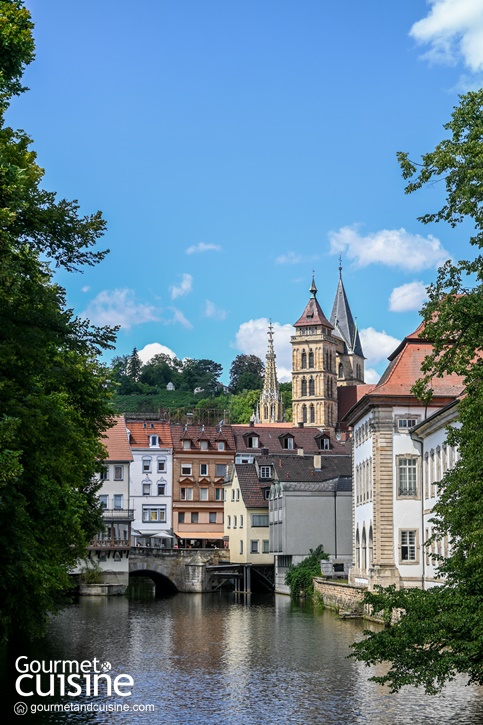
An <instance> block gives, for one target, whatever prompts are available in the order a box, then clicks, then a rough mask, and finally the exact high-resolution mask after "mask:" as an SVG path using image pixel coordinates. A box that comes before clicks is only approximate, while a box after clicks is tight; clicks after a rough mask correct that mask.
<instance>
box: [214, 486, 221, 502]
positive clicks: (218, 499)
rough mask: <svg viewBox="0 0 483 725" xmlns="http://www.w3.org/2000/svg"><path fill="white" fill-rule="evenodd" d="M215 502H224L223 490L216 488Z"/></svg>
mask: <svg viewBox="0 0 483 725" xmlns="http://www.w3.org/2000/svg"><path fill="white" fill-rule="evenodd" d="M215 501H223V489H222V488H215Z"/></svg>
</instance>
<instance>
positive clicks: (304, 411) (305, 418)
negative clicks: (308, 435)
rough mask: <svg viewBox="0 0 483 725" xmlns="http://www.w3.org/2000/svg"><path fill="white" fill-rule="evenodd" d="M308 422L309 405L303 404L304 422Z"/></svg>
mask: <svg viewBox="0 0 483 725" xmlns="http://www.w3.org/2000/svg"><path fill="white" fill-rule="evenodd" d="M306 422H307V406H306V405H305V404H304V405H302V423H306Z"/></svg>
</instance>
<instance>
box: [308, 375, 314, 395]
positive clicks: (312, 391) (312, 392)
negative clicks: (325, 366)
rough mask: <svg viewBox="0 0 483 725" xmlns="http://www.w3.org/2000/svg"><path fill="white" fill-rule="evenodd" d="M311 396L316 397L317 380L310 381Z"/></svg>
mask: <svg viewBox="0 0 483 725" xmlns="http://www.w3.org/2000/svg"><path fill="white" fill-rule="evenodd" d="M309 395H315V380H314V379H313V378H310V380H309Z"/></svg>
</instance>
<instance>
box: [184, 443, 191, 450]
mask: <svg viewBox="0 0 483 725" xmlns="http://www.w3.org/2000/svg"><path fill="white" fill-rule="evenodd" d="M190 448H191V441H183V450H185V451H189V450H190Z"/></svg>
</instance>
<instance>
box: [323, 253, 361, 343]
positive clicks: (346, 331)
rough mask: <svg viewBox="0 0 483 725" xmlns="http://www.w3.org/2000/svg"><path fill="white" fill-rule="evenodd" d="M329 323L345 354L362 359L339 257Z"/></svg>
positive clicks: (357, 333)
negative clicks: (337, 280) (339, 339)
mask: <svg viewBox="0 0 483 725" xmlns="http://www.w3.org/2000/svg"><path fill="white" fill-rule="evenodd" d="M330 322H331V324H332V325H333V326H334V327H335V329H336V331H337V333H338V334H339V335H340V337H341V338H342V339H343V341H344V343H345V346H346V348H347V352H349V353H355V354H356V355H360V356H361V357H364V353H363V352H362V345H361V340H360V337H359V332H358V329H357V325H356V323H355V322H354V318H353V317H352V312H351V308H350V306H349V301H348V299H347V295H346V293H345V289H344V283H343V282H342V258H341V257H339V283H338V285H337V292H336V293H335V300H334V306H333V307H332V314H331V315H330Z"/></svg>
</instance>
